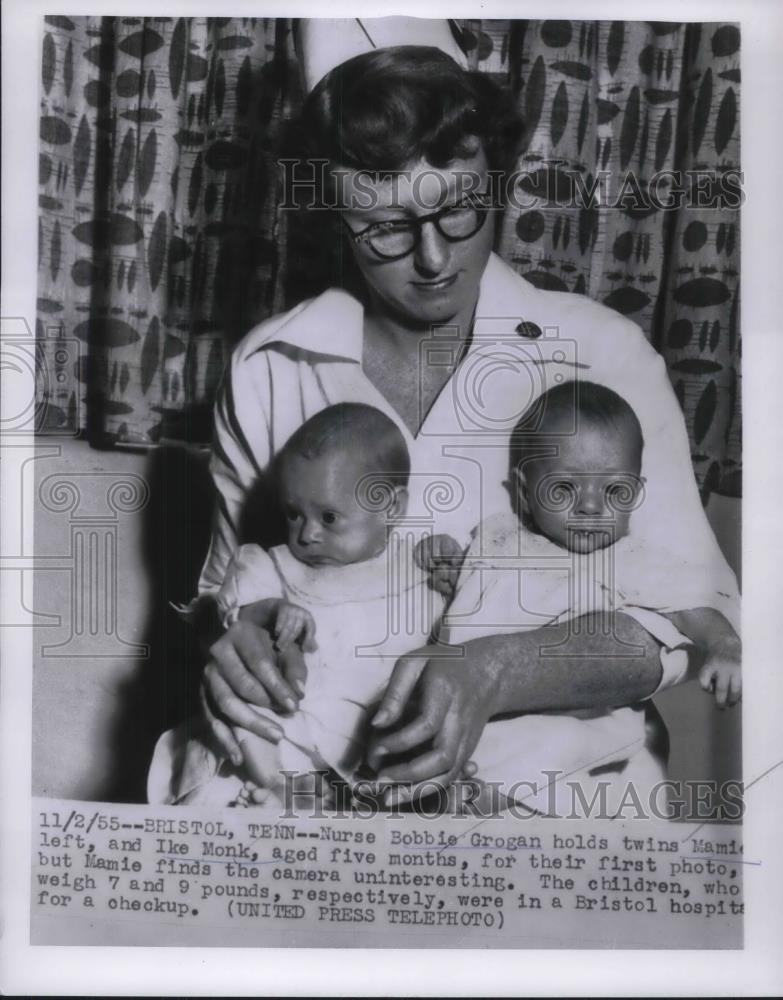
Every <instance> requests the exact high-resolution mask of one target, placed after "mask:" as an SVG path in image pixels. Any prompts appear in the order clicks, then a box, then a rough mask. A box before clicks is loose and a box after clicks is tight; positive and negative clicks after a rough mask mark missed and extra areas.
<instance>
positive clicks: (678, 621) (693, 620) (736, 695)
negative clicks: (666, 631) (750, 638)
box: [665, 608, 742, 708]
mask: <svg viewBox="0 0 783 1000" xmlns="http://www.w3.org/2000/svg"><path fill="white" fill-rule="evenodd" d="M665 617H666V618H668V619H669V621H670V622H671V623H672V624H673V625H674V626H675V628H677V629H678V630H679V631H680V632H682V634H683V635H685V636H687V637H688V638H689V639H690V640H691V641H692V642H693V643H694V645H695V646H696V648H697V650H698V651H699V653H700V654H701V656H700V658H699V662H700V663H701V667H700V669H699V675H698V676H699V683H700V684H701V686H702V688H704V690H705V691H712V692H714V694H715V701H716V703H717V704H718V705H719V706H720V708H725V707H726V705H735V704H736V703H737V702H738V701H739V700H740V696H741V693H742V675H741V657H742V643H741V641H740V638H739V636H738V635H737V633H736V632H735V631H734V629H733V628H732V627H731V625H730V624H729V623H728V621H727V620H726V619H725V618H724V616H723V615H722V614H721V613H720V611H716V610H715V609H714V608H691V609H690V610H688V611H672V612H668V613H665Z"/></svg>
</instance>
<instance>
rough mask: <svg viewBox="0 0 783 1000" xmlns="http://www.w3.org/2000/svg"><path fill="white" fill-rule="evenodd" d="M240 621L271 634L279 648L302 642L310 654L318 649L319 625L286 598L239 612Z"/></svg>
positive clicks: (271, 599) (273, 599)
mask: <svg viewBox="0 0 783 1000" xmlns="http://www.w3.org/2000/svg"><path fill="white" fill-rule="evenodd" d="M239 618H240V619H242V620H244V621H251V622H253V623H254V624H256V625H260V626H261V628H265V629H267V630H268V631H270V632H271V633H272V634H273V635H274V637H275V646H276V648H277V649H279V650H280V649H285V648H287V647H288V646H290V645H291V643H293V642H299V643H300V644H301V646H302V649H303V650H304V651H305V652H306V653H312V652H313V651H314V650H315V648H316V645H315V622H314V621H313V616H312V615H311V614H310V612H309V611H305V609H304V608H300V607H299V605H298V604H292V603H291V602H290V601H286V600H284V599H283V598H282V597H267V598H264V599H263V600H260V601H255V602H254V603H252V604H246V605H244V607H241V608H240V609H239Z"/></svg>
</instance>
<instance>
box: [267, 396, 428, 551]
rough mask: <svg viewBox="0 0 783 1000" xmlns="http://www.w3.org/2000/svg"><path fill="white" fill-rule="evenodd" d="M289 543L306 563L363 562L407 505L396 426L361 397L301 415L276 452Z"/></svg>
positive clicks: (403, 453)
mask: <svg viewBox="0 0 783 1000" xmlns="http://www.w3.org/2000/svg"><path fill="white" fill-rule="evenodd" d="M276 473H277V481H278V484H279V489H280V499H281V502H282V505H283V511H284V513H285V516H286V522H287V525H288V547H289V548H290V550H291V552H292V554H293V555H294V556H295V557H296V558H297V559H299V560H300V561H301V562H303V563H307V564H308V565H310V566H341V565H346V564H348V563H357V562H364V561H365V560H367V559H372V558H373V556H377V555H379V554H380V553H381V552H382V551H383V549H384V548H385V546H386V542H387V538H388V533H389V527H390V524H391V522H393V520H394V519H395V518H397V517H401V516H402V515H403V514H404V513H405V508H406V505H407V499H408V493H407V486H408V477H409V474H410V456H409V455H408V449H407V447H406V444H405V439H404V437H403V436H402V432H401V431H400V429H399V428H398V427H397V425H396V424H395V423H394V421H393V420H390V419H389V417H387V416H386V415H385V414H383V413H381V411H380V410H376V409H375V408H374V407H372V406H365V405H364V404H362V403H339V404H337V405H336V406H329V407H327V408H326V409H325V410H321V412H320V413H316V415H315V416H314V417H311V418H310V419H309V420H307V421H305V423H303V424H302V426H301V427H300V428H299V430H297V431H295V432H294V434H293V435H292V436H291V437H290V438H289V440H288V441H287V442H286V445H285V447H284V448H283V449H282V451H281V452H280V453H279V455H278V456H277V459H276Z"/></svg>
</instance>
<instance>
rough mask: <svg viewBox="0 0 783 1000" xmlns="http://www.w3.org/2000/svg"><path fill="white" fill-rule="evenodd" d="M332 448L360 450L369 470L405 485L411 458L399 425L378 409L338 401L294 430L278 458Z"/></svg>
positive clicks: (324, 452) (313, 455)
mask: <svg viewBox="0 0 783 1000" xmlns="http://www.w3.org/2000/svg"><path fill="white" fill-rule="evenodd" d="M335 451H354V452H361V453H363V454H364V455H365V456H366V458H367V463H368V465H369V466H370V469H369V471H370V472H377V473H378V474H379V476H382V477H384V478H387V477H388V478H389V479H393V485H394V486H407V483H408V477H409V475H410V471H411V460H410V455H409V454H408V447H407V445H406V444H405V438H404V437H403V435H402V431H401V430H400V429H399V427H398V426H397V425H396V424H395V423H394V421H393V420H391V419H390V418H389V417H387V416H386V414H385V413H381V411H380V410H376V409H375V407H374V406H367V405H365V404H364V403H337V404H336V405H334V406H327V407H326V409H325V410H321V411H320V412H319V413H316V414H315V416H313V417H310V419H309V420H306V421H305V422H304V423H303V424H302V426H301V427H300V428H299V429H298V430H296V431H294V433H293V434H292V435H291V437H290V438H289V439H288V441H287V442H286V444H285V446H284V447H283V449H282V451H281V452H280V453H279V455H278V457H277V461H278V462H280V461H283V460H284V459H285V456H286V455H291V454H294V455H300V456H302V457H303V458H318V457H320V456H321V455H328V454H330V453H332V452H335Z"/></svg>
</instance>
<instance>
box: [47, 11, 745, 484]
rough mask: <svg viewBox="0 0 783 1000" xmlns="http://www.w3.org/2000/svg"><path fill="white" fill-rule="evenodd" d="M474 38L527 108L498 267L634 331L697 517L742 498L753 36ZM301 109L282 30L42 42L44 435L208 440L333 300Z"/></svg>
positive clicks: (523, 29)
mask: <svg viewBox="0 0 783 1000" xmlns="http://www.w3.org/2000/svg"><path fill="white" fill-rule="evenodd" d="M459 24H460V27H461V30H462V42H463V45H464V46H465V47H466V49H467V52H468V56H469V60H470V61H471V64H472V65H473V66H474V68H477V69H479V70H480V71H482V72H487V73H491V74H494V75H496V76H497V78H498V79H499V80H501V81H502V82H503V83H505V84H507V85H509V86H511V87H512V89H513V91H514V92H515V94H516V95H517V100H518V102H519V106H520V109H521V110H522V112H523V113H524V116H525V118H526V121H527V132H526V138H525V144H524V148H523V149H522V151H521V152H520V156H519V160H518V162H517V170H518V171H519V174H520V179H519V183H518V184H517V187H516V189H515V191H516V197H515V198H514V200H513V203H512V204H510V205H509V207H508V209H507V210H506V211H505V213H504V216H503V219H502V222H501V225H500V228H499V234H498V250H499V252H500V253H501V254H502V256H503V257H504V258H505V259H506V260H507V261H509V263H510V264H511V265H512V266H513V267H514V268H515V269H516V270H517V271H518V272H519V273H521V274H524V275H525V276H526V277H527V278H529V279H530V280H531V281H533V282H534V283H535V284H537V285H538V286H540V287H544V288H556V289H561V290H564V291H570V292H582V293H584V294H587V295H590V296H591V297H593V298H595V299H597V300H599V301H602V302H605V303H606V304H607V305H609V306H612V307H613V308H615V309H617V310H619V311H620V312H622V313H624V314H626V315H628V316H629V317H630V318H632V319H633V320H634V321H635V322H637V323H639V324H640V325H641V327H642V328H643V330H644V332H645V334H646V335H647V337H648V338H649V339H650V340H651V341H652V343H653V344H654V345H655V346H656V347H657V348H658V350H660V351H661V353H662V354H663V356H664V358H665V359H666V363H667V365H668V369H669V373H670V376H671V380H672V384H673V386H674V390H675V392H676V393H677V396H678V398H679V400H680V403H681V405H682V407H683V410H684V412H685V417H686V422H687V425H688V429H689V433H690V436H691V444H692V453H693V462H694V469H695V472H696V475H697V478H698V480H699V482H700V484H701V486H702V487H703V489H704V491H705V494H706V493H707V492H708V491H710V490H713V489H717V490H721V491H723V492H728V493H731V494H733V495H738V493H739V490H740V481H741V472H740V470H741V429H740V392H739V377H740V371H739V368H740V366H739V350H740V343H739V342H740V337H739V252H740V247H739V213H738V211H736V210H735V209H734V208H732V207H731V206H730V205H729V204H728V201H729V200H730V199H731V200H732V201H734V202H736V194H737V183H736V181H735V184H734V187H733V188H732V189H731V191H730V192H729V194H726V193H725V190H724V188H726V187H727V178H731V177H732V176H733V174H732V172H734V173H735V174H736V172H737V171H738V170H739V167H740V159H739V86H740V78H739V45H740V37H739V30H738V28H737V27H736V26H735V25H731V24H702V25H699V24H681V23H675V24H670V23H666V24H664V23H648V22H623V21H614V22H592V21H505V20H500V21H477V20H464V21H461V22H459ZM301 100H302V92H301V84H300V79H299V69H298V65H297V62H296V58H295V53H294V48H293V34H292V22H291V21H290V20H287V19H261V18H131V17H125V18H120V17H117V18H93V17H72V18H68V17H63V16H52V17H48V18H46V24H45V32H44V41H43V53H42V64H41V120H40V137H41V143H40V156H39V173H40V178H39V179H40V195H39V299H38V319H37V335H38V338H39V341H40V344H41V356H42V359H43V367H44V368H45V369H46V372H47V375H46V377H45V378H42V379H41V386H42V390H41V391H42V394H43V395H44V396H45V398H46V403H47V406H46V407H45V408H44V410H43V412H45V414H46V421H47V424H46V425H45V426H44V427H43V428H42V430H43V431H45V430H46V429H47V427H48V428H50V429H54V428H58V429H62V428H66V427H67V428H69V429H77V428H78V429H83V430H85V431H86V432H87V434H88V436H89V438H90V439H91V440H92V441H93V443H110V442H113V441H123V442H130V443H141V444H154V443H155V442H157V441H159V440H161V438H177V439H184V440H196V441H207V440H209V434H210V424H211V405H212V401H213V399H214V395H215V391H216V387H217V383H218V380H219V377H220V373H221V371H222V367H223V365H224V362H225V360H226V358H227V356H228V353H229V352H230V349H231V347H232V345H233V344H234V343H235V342H236V341H237V340H238V339H239V337H241V336H242V334H243V333H244V332H246V330H247V329H249V328H250V326H252V325H253V324H254V323H256V322H258V321H259V320H261V319H263V318H265V317H266V316H268V315H271V314H272V313H274V312H276V311H279V310H281V309H283V308H286V307H288V306H290V305H292V304H293V303H294V302H295V301H297V300H298V298H300V297H301V296H302V294H305V293H309V292H311V291H312V285H313V283H314V282H315V283H316V284H317V280H316V277H317V276H316V272H317V267H316V266H315V265H314V264H312V263H311V262H312V257H311V256H310V254H309V252H305V251H308V250H309V248H308V246H307V244H306V242H305V243H303V242H302V239H303V237H302V236H301V235H300V234H299V235H298V234H297V231H296V226H295V224H294V223H293V220H290V219H289V218H288V215H289V214H290V213H286V212H281V211H279V208H278V207H279V202H280V199H281V183H282V179H281V174H280V172H279V170H278V168H277V164H276V159H275V158H276V150H277V149H278V148H279V144H280V140H281V134H282V130H283V128H284V126H285V123H286V122H287V121H288V120H290V119H291V118H292V117H293V116H294V115H295V114H296V112H297V110H298V108H299V107H300V105H301ZM666 171H670V172H673V173H672V174H671V177H672V178H676V177H677V175H678V172H680V174H682V175H683V176H685V175H684V172H686V171H692V172H694V171H695V172H700V173H701V174H703V175H704V176H705V177H707V178H708V180H707V181H706V182H705V183H706V184H707V186H708V187H709V185H710V184H711V185H712V186H711V187H709V192H708V193H712V194H713V195H715V193H716V190H717V191H718V192H719V193H720V192H721V191H723V194H721V195H720V197H719V198H718V207H715V206H714V199H713V207H695V206H691V205H688V206H684V205H683V206H682V207H679V208H676V209H669V210H666V209H663V208H660V207H658V208H656V207H655V206H652V207H651V204H650V201H651V199H650V185H651V184H658V187H657V188H655V193H656V194H657V195H658V198H659V200H664V201H665V200H666V199H667V198H670V197H671V196H672V192H673V185H674V183H675V182H674V181H671V182H670V183H669V185H668V186H667V185H666V184H665V183H662V182H661V180H660V178H661V176H662V174H663V173H665V172H666ZM710 176H711V177H712V178H713V180H712V181H710V180H709V177H710ZM656 177H658V181H656V180H655V178H656ZM575 178H577V179H578V180H576V181H575ZM629 185H630V186H629ZM592 189H594V190H595V198H594V203H593V204H592V205H586V204H584V202H585V193H586V192H589V191H590V190H592ZM622 193H624V195H625V197H624V199H623V200H622V201H621V202H619V201H618V199H619V196H620V194H622ZM674 193H675V194H676V192H674ZM580 196H581V197H580ZM580 201H581V202H582V204H579V202H580ZM323 249H324V248H323V247H321V248H320V250H322V251H323ZM332 249H333V248H331V247H328V248H327V252H328V253H329V254H330V255H331V250H332ZM312 250H313V251H314V252H316V253H317V252H318V250H319V248H318V247H312ZM64 347H66V348H67V349H66V350H64V349H63V348H64Z"/></svg>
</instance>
